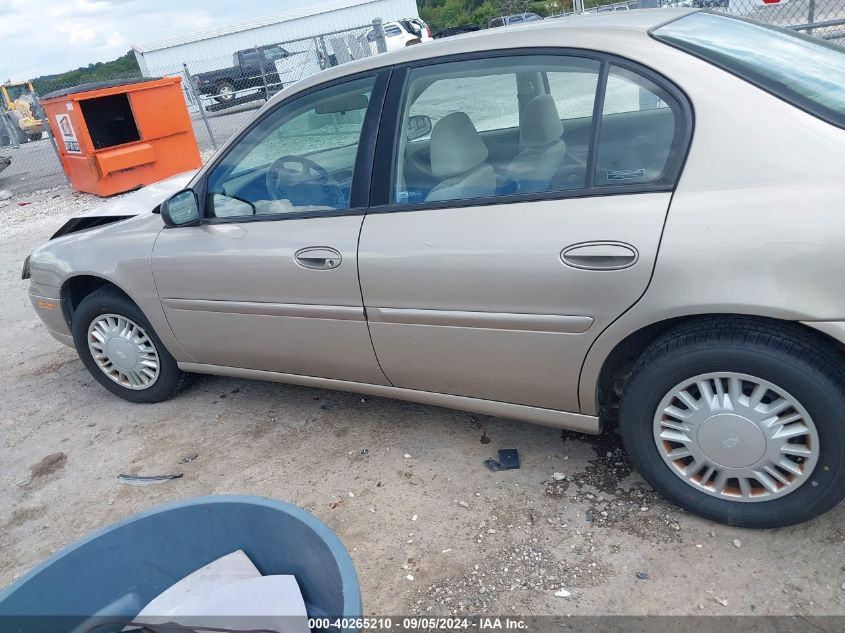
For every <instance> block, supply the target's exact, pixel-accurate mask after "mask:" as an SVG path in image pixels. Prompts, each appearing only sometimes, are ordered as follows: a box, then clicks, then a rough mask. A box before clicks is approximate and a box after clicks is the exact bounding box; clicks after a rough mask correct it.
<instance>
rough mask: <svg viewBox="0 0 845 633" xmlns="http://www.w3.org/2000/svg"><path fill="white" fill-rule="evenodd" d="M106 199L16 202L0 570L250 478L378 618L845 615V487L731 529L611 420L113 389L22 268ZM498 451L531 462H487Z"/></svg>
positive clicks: (16, 568)
mask: <svg viewBox="0 0 845 633" xmlns="http://www.w3.org/2000/svg"><path fill="white" fill-rule="evenodd" d="M0 188H2V182H0ZM23 201H26V202H30V203H31V204H28V205H26V206H19V203H20V202H23ZM95 204H98V201H97V200H96V199H94V198H92V197H90V196H84V195H79V194H73V193H71V192H69V191H68V190H67V189H64V188H62V189H56V190H52V191H48V192H44V193H39V194H36V195H30V196H27V197H26V198H21V197H17V198H13V199H12V200H10V201H5V202H0V205H3V206H0V244H2V247H1V248H0V350H2V351H3V353H2V355H0V455H2V459H0V587H2V586H5V585H7V584H9V583H10V582H12V581H13V580H14V579H15V578H17V577H18V576H19V575H21V574H23V573H24V572H25V571H26V570H27V569H29V568H30V567H32V566H33V565H34V564H36V563H37V562H39V561H41V560H43V559H44V558H46V557H48V556H49V555H50V554H51V553H52V552H54V551H55V550H56V549H57V548H60V547H62V546H64V545H67V544H68V543H71V542H73V541H74V540H76V539H78V538H80V537H82V536H84V535H85V534H86V533H88V532H89V531H91V530H93V529H95V528H98V527H100V526H103V525H107V524H109V523H111V522H113V521H116V520H118V519H120V518H122V517H126V516H128V515H130V514H132V513H135V512H138V511H141V510H144V509H146V508H150V507H151V506H154V505H157V504H161V503H165V502H170V501H174V500H177V499H184V498H187V497H192V496H197V495H208V494H228V493H239V494H254V495H262V496H267V497H273V498H277V499H282V500H285V501H289V502H292V503H295V504H297V505H300V506H302V507H304V508H306V509H307V510H309V511H311V512H313V513H314V514H315V515H316V516H318V517H319V518H320V519H322V520H323V521H325V522H326V523H327V524H328V525H329V526H331V527H332V528H333V529H334V530H335V531H336V532H337V534H338V535H339V537H340V539H341V540H342V541H343V542H344V544H345V545H346V547H347V548H348V550H349V551H350V553H351V555H352V558H353V559H354V561H355V565H356V568H357V571H358V574H359V577H360V582H361V588H362V593H363V599H364V608H365V612H366V613H368V614H373V615H396V614H405V615H407V614H424V613H438V614H446V613H455V614H458V613H460V614H485V613H497V614H521V615H528V614H559V615H566V614H578V615H581V614H583V615H592V614H632V615H636V614H675V615H684V614H710V615H714V614H718V615H727V614H773V615H785V614H797V615H804V616H813V615H843V614H845V567H843V565H845V504H842V505H840V506H839V507H838V508H836V509H834V510H833V511H831V512H829V513H828V514H827V515H825V516H823V517H820V518H818V519H816V520H814V521H812V522H810V523H807V524H804V525H799V526H796V527H791V528H787V529H780V530H768V531H763V530H758V531H751V530H740V529H735V528H729V527H724V526H721V525H717V524H715V523H711V522H708V521H705V520H702V519H699V518H697V517H694V516H691V515H688V514H686V513H684V512H682V511H680V510H678V509H676V508H674V507H672V506H670V505H668V504H666V503H665V502H664V501H663V500H662V499H661V498H660V497H659V496H658V495H656V494H655V493H654V492H653V491H652V490H650V489H649V487H648V486H647V485H646V484H645V483H644V482H643V480H642V479H641V478H640V477H639V476H637V475H636V474H635V473H632V472H631V468H630V466H629V463H628V461H627V459H626V458H625V454H624V452H623V451H622V449H621V446H620V444H619V442H618V440H617V438H616V436H615V435H614V434H612V433H611V434H606V435H604V436H601V437H587V436H578V435H574V434H567V433H561V432H560V431H556V430H553V429H547V428H542V427H536V426H530V425H528V424H522V423H517V422H513V421H509V420H500V419H494V418H486V417H483V416H471V415H468V414H466V413H461V412H456V411H450V410H445V409H438V408H434V407H425V406H418V405H414V404H407V403H402V402H396V401H392V400H383V399H378V398H369V397H367V398H362V397H361V396H358V395H353V394H346V393H335V392H328V391H320V390H315V389H307V388H303V387H295V386H283V385H277V384H269V383H261V382H250V381H246V380H233V379H225V378H212V377H209V378H201V379H199V380H198V381H197V382H196V383H195V384H194V385H193V387H191V388H190V389H189V390H188V391H187V392H185V393H184V394H182V395H181V396H179V397H178V398H176V399H174V400H171V401H170V402H166V403H163V404H157V405H135V404H130V403H127V402H124V401H122V400H119V399H117V398H115V397H114V396H112V395H110V394H109V393H108V392H106V391H105V390H104V389H103V388H101V387H100V386H99V385H98V384H97V383H96V382H95V381H94V379H93V378H92V377H91V376H90V375H89V374H88V373H87V372H86V371H85V369H84V368H83V366H82V364H81V363H80V361H79V360H78V358H77V356H76V353H75V352H74V351H73V350H71V349H68V348H66V347H63V346H62V345H61V344H59V343H57V342H56V341H54V340H53V339H52V338H51V337H50V336H49V335H48V334H47V332H46V330H45V329H44V328H43V326H42V325H41V323H40V321H39V320H38V318H37V317H36V315H35V314H34V312H33V311H32V309H31V307H30V305H29V301H28V299H27V282H24V281H21V280H20V270H21V263H22V262H23V259H24V258H25V257H26V255H27V254H28V253H29V252H30V251H31V250H32V249H33V248H34V247H35V246H36V245H37V244H39V243H40V242H42V241H43V240H45V239H47V238H48V237H49V235H50V234H51V233H52V232H53V231H54V230H55V229H56V228H58V227H59V226H60V225H61V224H62V223H63V222H64V220H65V219H66V218H67V217H70V216H71V215H73V214H75V213H78V212H80V211H81V210H83V209H85V208H90V207H91V206H93V205H95ZM499 448H516V449H518V450H519V455H520V459H521V461H522V467H521V468H520V469H519V470H512V471H503V472H490V471H489V470H487V469H486V468H485V466H484V465H483V461H484V460H485V459H486V458H489V457H495V456H496V451H497V450H498V449H499ZM56 453H61V454H62V455H55V454H56ZM193 455H196V458H195V459H193V460H191V461H187V462H186V463H181V462H182V461H185V458H187V457H192V456H193ZM44 458H47V459H46V460H45V459H44ZM174 472H181V473H184V476H183V477H182V478H181V479H177V480H173V481H170V482H167V483H164V484H161V485H157V486H151V487H145V488H138V487H131V486H125V485H121V484H119V483H118V481H117V476H118V475H119V474H120V473H141V474H163V473H174ZM554 473H559V475H558V479H560V474H563V475H565V479H562V480H558V479H556V478H555V476H554ZM561 588H565V589H566V590H567V591H568V592H570V593H571V595H570V596H569V597H566V598H564V597H558V596H556V595H555V593H556V592H558V591H559V590H560V589H561Z"/></svg>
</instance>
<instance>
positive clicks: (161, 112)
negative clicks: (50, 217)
mask: <svg viewBox="0 0 845 633" xmlns="http://www.w3.org/2000/svg"><path fill="white" fill-rule="evenodd" d="M181 81H182V80H181V78H180V77H165V78H163V79H124V80H120V81H109V82H97V83H91V84H85V85H82V86H76V87H75V88H69V89H66V90H58V91H56V92H51V93H50V94H48V95H46V96H45V97H43V98H42V99H41V105H42V106H43V107H44V112H45V113H46V116H47V120H48V121H49V124H50V130H51V131H52V132H53V136H54V137H55V139H56V144H57V146H58V149H59V156H60V158H61V162H62V168H63V169H64V171H65V173H66V174H67V177H68V179H69V180H70V183H71V185H72V186H73V188H74V189H76V190H77V191H85V192H88V193H93V194H96V195H98V196H110V195H113V194H116V193H121V192H123V191H129V190H131V189H137V188H138V187H143V186H144V185H149V184H152V183H154V182H158V181H159V180H163V179H165V178H167V177H169V176H173V175H175V174H179V173H182V172H184V171H188V170H191V169H197V168H199V167H201V166H202V160H201V159H200V153H199V148H198V147H197V139H196V137H195V136H194V129H193V127H192V125H191V117H190V115H189V114H188V108H187V105H186V104H185V98H184V97H183V95H182V88H181V85H180V84H181Z"/></svg>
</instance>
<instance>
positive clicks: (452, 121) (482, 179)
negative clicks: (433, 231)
mask: <svg viewBox="0 0 845 633" xmlns="http://www.w3.org/2000/svg"><path fill="white" fill-rule="evenodd" d="M486 161H487V146H486V145H485V144H484V141H483V140H481V137H480V136H479V135H478V132H477V131H476V129H475V126H474V125H473V124H472V121H470V118H469V117H468V116H467V115H466V113H464V112H452V113H450V114H447V115H446V116H444V117H443V118H442V119H440V120H439V121H438V122H437V123H435V124H434V129H433V130H432V131H431V173H432V174H434V176H436V177H437V178H440V179H442V181H441V182H440V184H438V185H437V186H436V187H434V189H432V190H431V192H429V194H428V196H426V200H427V201H429V202H432V201H438V200H456V199H461V198H479V197H484V196H492V195H493V194H495V193H496V173H495V172H494V171H493V168H492V167H491V166H490V165H489V164H488V163H487V162H486Z"/></svg>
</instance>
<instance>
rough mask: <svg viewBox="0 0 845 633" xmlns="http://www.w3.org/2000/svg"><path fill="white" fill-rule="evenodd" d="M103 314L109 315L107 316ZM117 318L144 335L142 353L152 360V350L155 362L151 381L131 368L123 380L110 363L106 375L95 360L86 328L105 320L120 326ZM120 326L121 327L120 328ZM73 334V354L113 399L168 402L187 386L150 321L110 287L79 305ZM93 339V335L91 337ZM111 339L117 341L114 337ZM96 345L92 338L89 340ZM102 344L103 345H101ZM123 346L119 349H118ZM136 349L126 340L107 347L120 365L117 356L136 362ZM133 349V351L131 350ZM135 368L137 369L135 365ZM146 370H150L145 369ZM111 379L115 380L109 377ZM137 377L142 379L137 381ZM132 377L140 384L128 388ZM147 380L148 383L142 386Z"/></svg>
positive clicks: (113, 364) (118, 371)
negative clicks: (117, 397)
mask: <svg viewBox="0 0 845 633" xmlns="http://www.w3.org/2000/svg"><path fill="white" fill-rule="evenodd" d="M104 315H110V316H108V317H106V316H104ZM120 318H123V319H125V320H128V321H129V322H131V323H132V324H133V325H135V326H139V327H140V328H141V330H140V331H139V330H134V331H135V332H136V333H137V335H140V334H145V335H146V338H144V339H143V340H144V343H143V350H145V356H144V357H145V358H147V359H150V360H151V356H152V355H151V354H150V353H149V350H150V349H152V350H153V352H154V353H155V360H156V361H157V370H158V371H157V375H156V376H155V378H154V379H151V378H150V377H149V376H148V375H146V374H142V373H141V371H137V372H136V371H135V370H134V368H133V369H130V370H128V371H126V372H125V377H126V379H124V376H123V375H121V373H120V372H121V370H119V369H118V365H116V364H115V362H112V361H111V360H108V361H104V362H110V363H111V368H112V370H111V371H110V372H109V373H107V370H106V369H103V368H102V367H101V365H100V364H99V363H98V361H97V360H96V359H95V357H94V353H95V350H94V349H93V348H92V347H91V345H90V344H89V328H91V327H92V324H94V323H96V322H98V321H101V320H103V319H105V320H106V321H108V322H109V323H114V324H115V325H117V324H118V323H123V322H121V321H119V319H120ZM121 327H123V326H121ZM71 330H72V333H73V342H74V345H75V346H76V351H77V353H78V354H79V358H80V359H81V360H82V364H83V365H85V367H86V369H88V371H89V372H90V373H91V375H92V376H94V378H95V379H96V380H97V382H99V383H100V384H101V385H103V386H104V387H105V388H106V389H108V390H109V391H111V392H112V393H113V394H115V395H116V396H120V397H121V398H123V399H124V400H128V401H130V402H144V403H152V402H162V401H164V400H167V399H169V398H171V397H173V396H174V395H176V394H177V393H179V391H181V390H182V388H183V387H184V386H185V384H186V383H187V379H188V374H186V373H185V372H183V371H182V370H180V369H179V368H178V367H177V365H176V360H175V359H174V358H173V356H172V355H171V354H170V352H168V351H167V348H165V346H164V345H163V344H162V342H161V339H159V337H158V335H157V334H156V333H155V331H154V330H153V328H152V326H151V325H150V322H149V321H148V320H147V318H146V317H145V316H144V314H143V313H142V312H141V310H140V309H139V308H138V306H137V305H135V303H134V302H132V300H130V299H129V297H127V296H126V295H125V294H123V293H122V292H121V291H120V290H118V289H117V288H114V287H113V286H106V287H103V288H100V289H99V290H96V291H95V292H93V293H91V294H90V295H88V296H87V297H86V298H85V299H83V300H82V302H81V303H80V304H79V307H78V308H77V309H76V312H75V313H74V315H73V323H72V326H71ZM92 336H95V335H94V334H92ZM114 338H116V339H117V338H120V337H117V336H115V337H114ZM91 340H92V342H94V344H95V345H96V344H97V343H96V341H95V339H94V338H92V339H91ZM100 344H101V345H102V343H100ZM121 346H122V347H121ZM137 349H138V348H137V346H134V345H130V344H129V343H128V342H126V341H123V342H121V341H117V347H110V348H108V350H107V351H109V352H110V353H111V354H112V355H114V357H115V361H116V362H120V359H118V358H117V355H120V356H121V357H122V358H123V359H126V358H127V356H129V358H130V361H131V359H135V360H136V361H137V360H138V359H140V358H141V356H140V355H138V354H137V353H136V352H137ZM133 350H134V351H133ZM134 367H140V365H138V364H137V362H136V363H135V365H134ZM147 371H152V370H151V369H149V368H147ZM111 376H114V377H111ZM138 376H140V377H141V378H138ZM132 377H134V378H135V379H136V380H139V381H140V382H136V384H135V385H134V387H132V386H130V384H129V382H130V381H128V380H127V379H129V378H132ZM144 380H146V381H148V382H149V384H143V381H144Z"/></svg>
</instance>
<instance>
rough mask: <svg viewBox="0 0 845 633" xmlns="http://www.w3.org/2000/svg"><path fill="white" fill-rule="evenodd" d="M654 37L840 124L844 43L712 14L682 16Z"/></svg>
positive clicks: (843, 117) (844, 111) (844, 116)
mask: <svg viewBox="0 0 845 633" xmlns="http://www.w3.org/2000/svg"><path fill="white" fill-rule="evenodd" d="M653 36H654V37H655V38H656V39H658V40H660V41H662V42H665V43H666V44H671V45H672V46H675V47H677V48H680V49H682V50H685V51H687V52H689V53H691V54H693V55H695V56H697V57H700V58H702V59H704V60H706V61H708V62H711V63H712V64H715V65H716V66H719V67H721V68H724V69H725V70H727V71H729V72H731V73H733V74H735V75H738V76H739V77H741V78H743V79H745V80H746V81H749V82H751V83H753V84H755V85H757V86H759V87H760V88H763V89H764V90H767V91H768V92H770V93H772V94H774V95H775V96H777V97H780V98H781V99H784V100H785V101H788V102H789V103H792V104H793V105H795V106H797V107H799V108H801V109H803V110H806V111H807V112H810V113H811V114H814V115H816V116H818V117H819V118H822V119H824V120H826V121H828V122H830V123H833V124H834V125H838V126H839V127H845V47H842V46H839V45H837V44H832V43H830V42H825V41H824V40H820V39H815V38H812V37H809V36H807V35H803V34H800V33H797V32H795V31H790V30H786V29H780V28H777V27H771V26H765V25H762V24H757V23H754V22H748V21H746V20H742V19H738V18H733V17H728V16H722V15H715V14H712V13H693V14H691V15H688V16H685V17H683V18H681V19H679V20H675V21H674V22H670V23H669V24H666V25H664V26H661V27H660V28H658V29H656V30H655V31H654V32H653Z"/></svg>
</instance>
